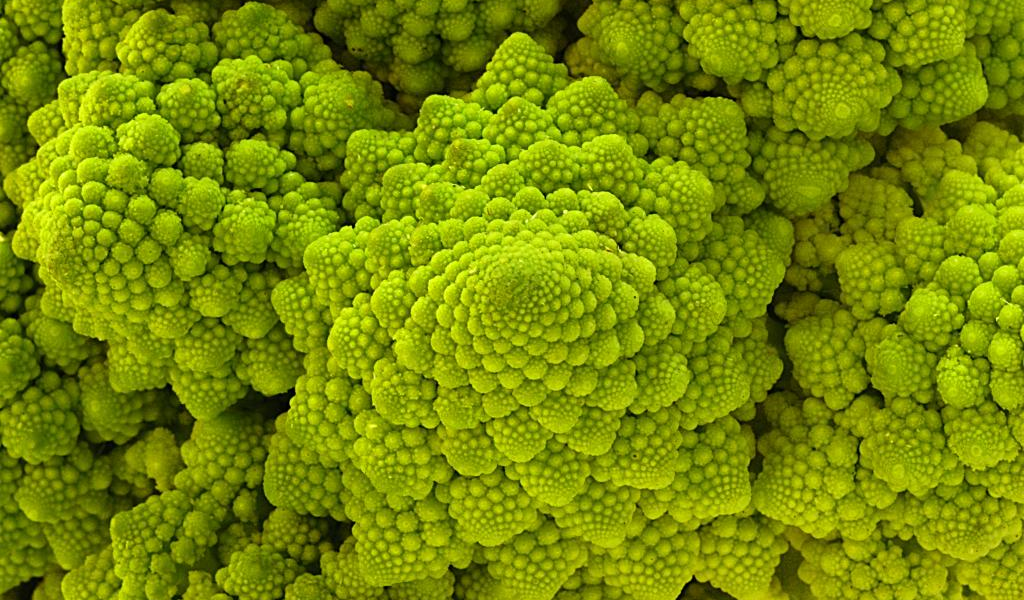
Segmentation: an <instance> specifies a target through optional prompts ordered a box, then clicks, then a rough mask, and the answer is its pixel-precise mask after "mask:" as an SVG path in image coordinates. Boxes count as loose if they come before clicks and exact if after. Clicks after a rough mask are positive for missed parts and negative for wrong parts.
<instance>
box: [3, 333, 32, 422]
mask: <svg viewBox="0 0 1024 600" xmlns="http://www.w3.org/2000/svg"><path fill="white" fill-rule="evenodd" d="M0 332H3V336H2V337H0V375H2V377H0V404H7V403H8V402H10V401H11V400H13V399H14V398H15V397H16V395H17V394H18V392H20V391H22V390H23V389H25V387H27V386H28V385H29V383H31V382H32V381H33V380H34V379H35V378H36V377H37V376H38V375H39V361H38V360H37V358H36V349H35V345H34V344H33V343H32V342H31V341H30V340H29V339H28V338H27V337H25V335H24V332H23V330H22V327H21V325H19V324H18V322H17V321H16V320H14V319H4V320H3V321H0Z"/></svg>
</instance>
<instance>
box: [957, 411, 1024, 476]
mask: <svg viewBox="0 0 1024 600" xmlns="http://www.w3.org/2000/svg"><path fill="white" fill-rule="evenodd" d="M942 420H943V422H944V424H945V425H944V426H945V431H946V436H947V437H948V438H949V447H950V449H952V451H953V452H954V453H955V454H956V455H957V457H958V458H959V459H960V461H961V462H962V463H964V464H965V465H967V466H968V467H970V468H972V469H977V470H984V469H988V468H991V467H993V466H995V465H997V464H999V463H1002V462H1004V461H1010V460H1013V459H1014V458H1015V457H1016V456H1017V454H1018V452H1019V451H1020V445H1019V444H1018V443H1017V440H1015V439H1014V438H1013V436H1012V435H1011V433H1010V428H1009V427H1007V423H1006V414H1005V413H1004V412H1003V411H1002V410H1001V409H1000V408H999V406H998V405H996V404H995V403H994V402H984V403H982V404H979V405H977V406H973V407H969V408H963V409H959V408H955V407H952V406H950V407H946V408H945V409H943V411H942Z"/></svg>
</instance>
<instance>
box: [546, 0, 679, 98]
mask: <svg viewBox="0 0 1024 600" xmlns="http://www.w3.org/2000/svg"><path fill="white" fill-rule="evenodd" d="M578 25H579V28H580V31H581V32H582V33H583V34H584V36H585V37H584V38H583V39H582V40H580V41H579V42H577V43H576V44H575V45H574V46H572V47H571V48H570V50H569V52H568V54H567V57H566V60H567V62H568V63H569V64H570V65H572V66H573V70H574V71H585V72H587V73H588V74H595V75H602V74H605V73H604V72H602V71H606V70H608V69H613V70H614V72H616V73H617V74H619V75H621V76H622V77H623V79H624V80H625V81H626V82H628V85H629V86H630V87H632V88H639V87H640V86H644V87H649V88H652V89H658V90H660V89H664V88H666V87H668V86H670V85H673V84H676V83H679V81H680V80H682V78H683V76H684V74H685V71H684V67H688V66H690V65H688V64H687V60H686V58H685V53H684V52H682V45H683V43H684V39H683V30H684V28H685V26H686V22H685V21H684V20H683V19H682V18H680V17H679V15H678V13H677V11H676V7H675V3H674V2H670V1H668V0H656V1H654V2H639V1H632V0H631V1H627V2H611V1H607V0H605V1H601V2H595V3H593V4H591V5H590V6H589V7H588V8H587V10H586V12H584V13H583V15H582V16H581V17H580V19H579V23H578ZM594 67H596V68H594Z"/></svg>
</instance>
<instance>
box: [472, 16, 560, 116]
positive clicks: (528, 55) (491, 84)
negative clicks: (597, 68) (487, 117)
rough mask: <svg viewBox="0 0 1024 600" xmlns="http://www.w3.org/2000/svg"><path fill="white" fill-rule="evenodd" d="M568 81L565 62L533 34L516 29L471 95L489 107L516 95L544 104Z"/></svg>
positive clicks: (488, 64)
mask: <svg viewBox="0 0 1024 600" xmlns="http://www.w3.org/2000/svg"><path fill="white" fill-rule="evenodd" d="M568 83H569V78H568V70H567V69H566V67H565V65H563V64H561V63H556V62H554V60H553V59H552V58H551V55H550V54H549V53H548V52H547V51H546V50H544V48H543V47H542V46H540V45H539V44H537V42H535V41H533V39H532V38H531V37H530V36H528V35H526V34H523V33H513V34H512V35H510V36H509V37H508V38H507V39H506V40H505V41H504V42H503V43H502V44H501V46H500V47H499V48H498V50H497V51H496V52H495V53H494V56H493V57H492V58H491V60H490V62H488V63H487V70H486V72H485V73H484V75H483V76H482V77H480V79H478V80H477V82H476V86H475V88H474V91H473V93H472V94H471V95H470V99H471V100H472V101H473V102H476V103H478V104H480V105H482V106H483V107H484V108H487V109H490V110H496V109H498V108H499V107H501V106H502V105H503V104H505V102H507V101H508V100H509V99H510V98H513V97H520V98H523V99H524V100H527V101H529V102H532V103H533V104H536V105H538V106H543V105H544V102H545V101H546V100H547V99H548V98H550V97H551V96H552V94H554V93H555V91H556V90H559V89H561V88H563V87H565V86H566V85H567V84H568Z"/></svg>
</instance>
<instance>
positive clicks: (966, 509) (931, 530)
mask: <svg viewBox="0 0 1024 600" xmlns="http://www.w3.org/2000/svg"><path fill="white" fill-rule="evenodd" d="M904 510H905V512H904V513H903V515H902V516H903V518H905V519H907V520H909V521H911V522H914V523H915V524H916V527H915V528H914V534H915V536H916V538H917V541H918V543H920V544H921V546H922V547H923V548H925V549H926V550H938V551H939V552H942V553H944V554H947V555H949V556H952V557H953V558H956V559H959V560H962V561H968V562H970V561H974V560H977V559H979V558H981V557H983V556H985V555H986V554H988V553H989V552H991V551H993V550H995V549H996V548H998V547H999V546H1000V545H1002V544H1006V543H1009V542H1012V541H1014V540H1016V539H1017V538H1019V537H1020V533H1021V515H1020V509H1019V507H1018V505H1017V504H1015V503H1013V502H1012V501H1010V500H1008V499H1006V498H1000V499H997V498H994V497H992V496H990V495H989V494H988V492H987V491H986V490H985V488H983V487H980V486H976V485H968V484H961V485H956V486H939V487H938V488H936V489H935V491H934V492H932V493H931V494H929V495H928V496H926V497H925V498H923V499H922V500H920V501H918V500H913V501H911V502H908V506H907V507H906V508H905V509H904Z"/></svg>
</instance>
